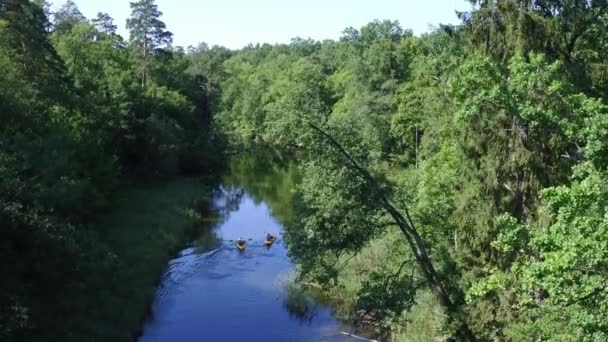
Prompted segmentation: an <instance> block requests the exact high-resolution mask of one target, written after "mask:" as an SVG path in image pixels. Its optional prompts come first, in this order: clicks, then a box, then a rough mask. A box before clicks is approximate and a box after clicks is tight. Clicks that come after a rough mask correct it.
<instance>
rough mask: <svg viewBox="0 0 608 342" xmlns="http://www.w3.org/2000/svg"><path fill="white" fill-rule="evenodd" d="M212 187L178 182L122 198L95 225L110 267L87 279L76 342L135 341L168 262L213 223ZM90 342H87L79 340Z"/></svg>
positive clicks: (123, 194)
mask: <svg viewBox="0 0 608 342" xmlns="http://www.w3.org/2000/svg"><path fill="white" fill-rule="evenodd" d="M211 189H212V188H211V186H209V185H206V184H204V182H201V181H200V180H199V179H177V180H172V181H168V182H164V183H161V184H154V185H146V186H135V187H131V188H128V189H125V190H124V191H121V192H119V193H118V194H117V195H116V197H115V201H114V205H113V206H112V208H111V209H110V210H109V211H108V212H107V213H106V214H105V215H103V216H102V217H100V219H99V221H98V222H97V223H96V224H95V226H94V230H95V231H98V232H99V243H100V244H103V245H105V249H106V250H107V251H109V252H110V256H109V257H108V258H107V259H108V260H106V261H105V262H107V263H109V265H106V266H105V267H104V266H103V265H101V266H100V267H101V268H102V269H101V270H100V271H99V272H98V273H97V274H89V275H87V276H86V279H85V282H86V287H87V288H86V289H84V290H85V291H84V292H85V294H84V295H83V300H84V301H85V302H86V304H85V306H86V307H87V310H86V312H87V315H86V316H85V317H77V318H76V320H77V321H78V322H77V324H74V326H78V327H80V331H74V332H71V335H73V336H74V337H75V338H74V340H77V339H78V338H79V336H80V338H82V337H85V336H86V340H87V341H133V340H134V339H135V338H136V337H137V336H138V334H139V332H140V331H141V327H142V324H143V321H144V320H145V318H146V316H147V315H148V312H149V307H150V304H151V302H152V300H153V298H154V293H155V289H156V286H157V284H158V282H159V279H160V278H161V275H162V274H163V272H164V271H165V269H166V265H167V262H168V260H169V259H170V258H171V257H172V256H174V255H175V253H176V252H177V251H179V249H180V248H181V247H183V246H184V245H185V244H186V243H188V242H189V241H191V240H193V239H194V238H195V237H196V236H197V235H198V232H201V231H203V230H204V229H208V227H209V225H210V224H211V222H212V221H213V212H212V210H211V201H210V198H211V193H210V192H211ZM80 340H85V339H80Z"/></svg>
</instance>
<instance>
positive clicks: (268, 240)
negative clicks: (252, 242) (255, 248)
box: [264, 236, 277, 246]
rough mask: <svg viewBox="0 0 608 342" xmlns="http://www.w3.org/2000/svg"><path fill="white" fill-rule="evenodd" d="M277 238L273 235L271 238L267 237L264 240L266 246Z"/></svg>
mask: <svg viewBox="0 0 608 342" xmlns="http://www.w3.org/2000/svg"><path fill="white" fill-rule="evenodd" d="M276 240H277V237H276V236H271V237H270V239H267V240H266V241H264V244H265V245H266V246H270V245H272V244H273V243H274V242H275V241H276Z"/></svg>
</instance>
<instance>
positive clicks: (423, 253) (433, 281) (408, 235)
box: [308, 123, 476, 341]
mask: <svg viewBox="0 0 608 342" xmlns="http://www.w3.org/2000/svg"><path fill="white" fill-rule="evenodd" d="M308 125H309V126H310V127H311V128H312V129H313V130H314V131H316V132H317V133H319V134H320V135H321V136H322V137H323V138H324V139H325V140H327V142H328V143H329V144H330V145H331V146H332V147H333V148H334V149H336V150H337V151H338V153H339V154H340V155H341V156H342V157H344V159H346V161H347V163H348V164H349V166H350V167H351V168H352V169H354V170H355V171H356V172H357V173H358V174H359V176H360V177H362V178H363V179H364V180H365V182H366V183H367V185H368V186H369V187H370V189H371V190H372V192H373V194H374V195H375V196H376V197H377V198H378V199H379V201H380V205H381V206H382V208H383V209H384V210H385V211H386V212H387V213H388V214H389V215H390V216H391V217H392V218H393V220H394V221H395V224H396V225H397V226H398V227H399V229H400V230H401V232H402V233H403V236H404V237H405V239H406V241H407V243H408V245H409V246H410V249H411V250H412V253H413V254H414V257H415V259H416V262H417V263H418V265H419V266H420V269H421V271H422V274H423V275H424V277H425V278H426V280H427V282H428V284H429V286H430V287H431V288H432V289H433V291H434V292H435V293H436V294H437V296H438V297H439V300H440V301H441V305H442V306H443V307H445V308H446V310H447V311H448V313H449V314H450V317H451V318H452V319H457V320H458V323H459V325H460V326H459V331H458V334H459V336H458V338H459V340H468V341H475V340H476V338H475V335H474V334H473V332H472V331H471V329H470V328H469V326H468V324H467V322H466V320H465V319H463V318H462V317H455V316H456V315H457V314H458V313H459V310H458V306H457V305H455V304H454V302H453V301H452V299H451V298H450V295H449V293H448V291H447V289H446V288H445V286H444V285H443V283H442V281H441V279H440V277H439V275H438V273H437V271H436V270H435V267H434V265H433V262H432V261H431V259H430V257H429V255H428V252H427V249H426V246H425V245H424V242H423V241H422V238H421V237H420V234H419V233H418V230H417V229H416V227H415V225H414V223H413V221H412V218H411V216H410V214H409V211H408V209H407V208H405V210H404V211H405V216H404V215H403V214H402V213H401V212H400V211H399V210H398V209H397V208H395V206H394V205H393V204H392V203H391V202H390V200H389V199H388V197H387V196H386V194H385V192H384V190H383V189H382V186H381V185H380V183H379V182H378V181H377V180H376V178H374V176H372V174H371V173H370V172H369V171H368V170H366V169H365V168H364V167H362V166H361V165H359V163H358V162H357V161H356V160H355V159H354V158H353V157H352V156H351V155H350V154H349V153H348V152H347V151H346V149H344V147H342V145H341V144H340V143H339V142H338V141H337V140H336V139H334V138H333V137H332V136H331V135H330V134H328V133H326V132H325V131H323V130H322V129H320V128H319V127H317V126H316V125H314V124H312V123H308Z"/></svg>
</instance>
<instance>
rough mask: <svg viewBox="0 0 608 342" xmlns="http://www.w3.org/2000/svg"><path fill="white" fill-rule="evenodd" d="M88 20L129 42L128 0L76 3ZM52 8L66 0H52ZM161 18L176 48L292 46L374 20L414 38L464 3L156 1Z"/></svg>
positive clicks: (450, 20)
mask: <svg viewBox="0 0 608 342" xmlns="http://www.w3.org/2000/svg"><path fill="white" fill-rule="evenodd" d="M75 2H76V4H77V5H78V7H79V8H80V10H81V11H82V12H83V14H84V15H86V16H87V17H88V18H93V17H95V16H96V14H97V12H99V11H103V12H107V13H109V14H110V15H111V16H112V17H113V18H114V19H115V22H116V24H117V25H118V27H119V33H120V34H121V35H123V37H125V38H128V34H127V33H126V30H125V21H126V18H127V17H128V16H129V13H130V7H129V1H128V0H75ZM51 3H53V9H57V8H58V7H59V6H60V5H62V4H63V3H65V0H52V1H51ZM157 4H158V6H159V9H160V10H161V11H162V12H163V13H164V15H163V17H162V19H163V21H164V22H165V23H166V24H167V28H168V29H169V30H170V31H171V32H173V33H174V35H175V36H174V45H181V46H188V45H197V44H198V43H199V42H201V41H204V42H207V43H208V44H209V45H214V44H217V45H223V46H226V47H229V48H234V49H236V48H241V47H243V46H245V45H247V44H249V43H254V44H255V43H258V42H259V43H288V42H289V41H290V39H291V38H293V37H296V36H299V37H302V38H313V39H316V40H323V39H337V38H339V37H340V34H341V32H342V31H343V30H344V29H345V28H346V27H349V26H352V27H355V28H360V27H361V26H363V25H365V24H366V23H368V22H370V21H372V20H374V19H390V20H399V22H400V23H401V26H402V27H403V28H410V29H412V30H413V31H414V33H415V34H420V33H424V32H428V31H429V29H430V27H431V26H436V25H438V24H440V23H442V24H448V23H451V24H456V23H458V19H457V17H456V14H455V11H456V10H461V11H462V10H466V9H468V8H469V5H468V2H467V1H466V0H300V1H288V0H157Z"/></svg>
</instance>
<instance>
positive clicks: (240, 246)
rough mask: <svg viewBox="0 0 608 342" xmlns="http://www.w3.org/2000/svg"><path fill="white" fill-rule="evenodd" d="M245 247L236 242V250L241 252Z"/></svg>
mask: <svg viewBox="0 0 608 342" xmlns="http://www.w3.org/2000/svg"><path fill="white" fill-rule="evenodd" d="M245 247H246V245H245V244H242V245H241V244H239V243H238V241H237V243H236V248H238V249H239V250H240V251H242V250H244V249H245Z"/></svg>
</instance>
